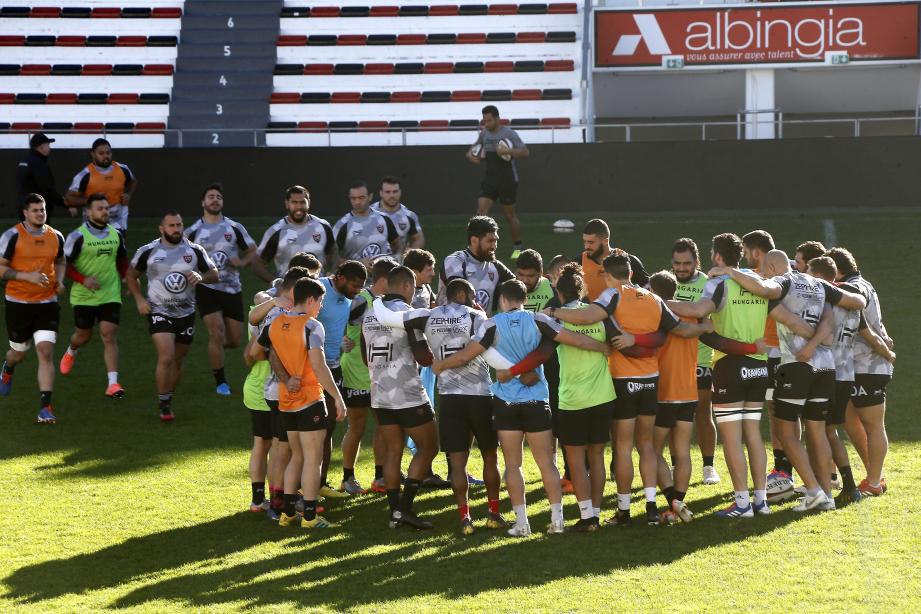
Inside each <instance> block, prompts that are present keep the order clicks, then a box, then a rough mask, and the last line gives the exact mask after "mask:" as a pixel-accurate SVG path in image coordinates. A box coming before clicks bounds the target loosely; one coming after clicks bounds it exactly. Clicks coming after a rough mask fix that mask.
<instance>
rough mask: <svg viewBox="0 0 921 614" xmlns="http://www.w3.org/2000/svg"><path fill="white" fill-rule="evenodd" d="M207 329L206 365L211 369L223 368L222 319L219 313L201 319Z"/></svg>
mask: <svg viewBox="0 0 921 614" xmlns="http://www.w3.org/2000/svg"><path fill="white" fill-rule="evenodd" d="M202 320H204V322H205V328H207V329H208V363H209V364H210V365H211V368H212V369H223V368H224V317H223V315H222V314H221V312H220V311H215V312H213V313H209V314H208V315H206V316H205V317H203V318H202Z"/></svg>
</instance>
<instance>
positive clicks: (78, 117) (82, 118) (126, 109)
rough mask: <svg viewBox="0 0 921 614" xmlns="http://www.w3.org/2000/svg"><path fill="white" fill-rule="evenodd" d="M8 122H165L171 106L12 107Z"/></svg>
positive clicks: (7, 111) (5, 113) (5, 108)
mask: <svg viewBox="0 0 921 614" xmlns="http://www.w3.org/2000/svg"><path fill="white" fill-rule="evenodd" d="M0 109H2V110H0V116H2V117H3V120H4V121H7V122H42V123H44V122H165V121H166V119H167V117H168V116H169V105H168V104H10V105H2V106H0Z"/></svg>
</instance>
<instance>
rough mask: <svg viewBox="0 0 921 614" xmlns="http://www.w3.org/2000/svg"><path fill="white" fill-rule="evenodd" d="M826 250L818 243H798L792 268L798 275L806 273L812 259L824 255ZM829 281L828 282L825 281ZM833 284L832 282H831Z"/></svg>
mask: <svg viewBox="0 0 921 614" xmlns="http://www.w3.org/2000/svg"><path fill="white" fill-rule="evenodd" d="M827 251H828V250H827V249H825V246H824V245H822V244H821V243H819V242H818V241H806V242H805V243H800V244H799V245H798V246H797V247H796V255H795V256H794V258H793V262H794V264H793V268H794V269H796V270H797V271H799V272H800V273H808V272H809V271H808V270H807V269H808V268H809V263H810V262H811V261H812V260H813V258H819V257H821V256H824V255H825V252H827ZM825 281H829V280H827V279H826V280H825ZM831 281H832V282H834V280H833V279H832V280H831Z"/></svg>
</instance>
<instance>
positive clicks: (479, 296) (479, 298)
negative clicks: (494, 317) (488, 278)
mask: <svg viewBox="0 0 921 614" xmlns="http://www.w3.org/2000/svg"><path fill="white" fill-rule="evenodd" d="M476 302H477V303H479V304H480V307H483V308H484V309H488V308H489V292H487V291H486V290H477V291H476Z"/></svg>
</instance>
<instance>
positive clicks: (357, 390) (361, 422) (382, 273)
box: [339, 257, 399, 495]
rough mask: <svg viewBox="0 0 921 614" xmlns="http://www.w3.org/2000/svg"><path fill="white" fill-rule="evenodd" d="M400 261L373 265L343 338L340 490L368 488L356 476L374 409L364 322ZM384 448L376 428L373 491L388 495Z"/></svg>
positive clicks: (358, 491)
mask: <svg viewBox="0 0 921 614" xmlns="http://www.w3.org/2000/svg"><path fill="white" fill-rule="evenodd" d="M397 266H399V265H397V263H396V261H395V260H393V259H392V258H387V257H382V258H378V259H377V260H375V261H374V264H372V265H371V287H370V288H364V289H362V290H361V291H360V292H359V293H358V294H357V295H356V296H355V298H354V299H352V308H351V311H350V312H349V323H348V326H347V327H346V329H345V337H344V338H343V339H342V358H341V360H340V364H341V366H342V386H343V389H344V390H345V395H344V396H345V406H346V407H347V408H348V410H349V415H348V428H347V430H346V432H345V435H344V436H343V437H342V444H341V447H342V484H341V485H340V486H339V490H341V491H343V492H347V493H349V494H351V495H356V494H361V493H363V492H365V491H364V489H363V488H362V487H361V484H360V483H359V482H358V480H357V479H356V478H355V461H356V459H357V458H358V451H359V449H360V448H361V438H362V436H363V435H364V434H365V424H366V423H367V418H368V410H370V409H371V375H370V374H369V373H368V365H367V364H365V359H364V358H363V357H362V355H361V347H359V346H360V345H361V323H362V320H364V317H365V312H366V311H367V310H368V309H370V308H371V303H373V302H374V298H375V297H377V296H384V294H386V293H387V287H388V286H387V275H389V274H390V271H392V270H393V269H394V268H396V267H397ZM383 459H384V447H383V441H382V440H381V437H380V432H379V431H378V430H377V429H375V430H374V480H373V481H372V482H371V491H372V492H376V493H381V494H385V493H386V492H387V488H386V487H385V486H384V460H383Z"/></svg>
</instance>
